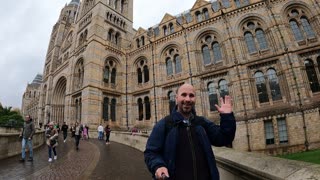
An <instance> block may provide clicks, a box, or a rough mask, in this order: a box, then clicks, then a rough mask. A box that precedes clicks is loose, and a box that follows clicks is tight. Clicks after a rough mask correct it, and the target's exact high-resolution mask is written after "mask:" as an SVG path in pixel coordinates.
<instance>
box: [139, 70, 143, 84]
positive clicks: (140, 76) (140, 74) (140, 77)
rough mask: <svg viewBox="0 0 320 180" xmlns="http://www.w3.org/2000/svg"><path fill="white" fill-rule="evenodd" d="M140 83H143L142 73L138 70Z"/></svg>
mask: <svg viewBox="0 0 320 180" xmlns="http://www.w3.org/2000/svg"><path fill="white" fill-rule="evenodd" d="M138 83H142V71H141V69H140V68H138Z"/></svg>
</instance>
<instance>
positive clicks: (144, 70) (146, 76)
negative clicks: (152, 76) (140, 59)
mask: <svg viewBox="0 0 320 180" xmlns="http://www.w3.org/2000/svg"><path fill="white" fill-rule="evenodd" d="M143 74H144V82H145V83H146V82H149V68H148V66H147V65H145V66H144V67H143Z"/></svg>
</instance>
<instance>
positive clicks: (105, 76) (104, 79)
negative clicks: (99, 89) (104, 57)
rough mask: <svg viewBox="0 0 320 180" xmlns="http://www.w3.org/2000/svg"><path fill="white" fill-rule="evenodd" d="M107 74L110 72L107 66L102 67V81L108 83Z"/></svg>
mask: <svg viewBox="0 0 320 180" xmlns="http://www.w3.org/2000/svg"><path fill="white" fill-rule="evenodd" d="M109 74H110V69H109V66H106V67H105V68H104V73H103V81H104V82H106V83H109Z"/></svg>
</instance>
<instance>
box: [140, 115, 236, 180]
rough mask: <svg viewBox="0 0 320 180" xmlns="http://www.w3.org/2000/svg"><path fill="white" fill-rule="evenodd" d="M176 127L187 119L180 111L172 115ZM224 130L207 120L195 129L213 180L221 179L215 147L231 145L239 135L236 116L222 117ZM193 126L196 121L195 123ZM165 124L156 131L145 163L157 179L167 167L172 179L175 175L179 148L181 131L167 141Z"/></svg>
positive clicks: (221, 125) (146, 153)
mask: <svg viewBox="0 0 320 180" xmlns="http://www.w3.org/2000/svg"><path fill="white" fill-rule="evenodd" d="M171 116H172V120H173V121H174V123H178V122H179V121H182V120H183V119H184V118H183V116H182V115H181V114H180V113H179V112H177V111H176V110H174V111H173V113H172V115H171ZM220 117H221V122H220V126H218V125H215V124H214V123H213V122H211V121H209V120H207V119H204V121H205V123H203V124H202V126H201V125H198V126H196V127H195V130H196V134H197V138H198V140H199V142H200V144H201V145H202V148H203V150H204V152H205V155H206V158H207V162H208V165H209V169H210V174H211V178H212V180H218V179H219V172H218V169H217V166H216V161H215V157H214V155H213V151H212V148H211V145H213V146H226V145H230V144H231V143H232V141H233V139H234V136H235V132H236V122H235V118H234V115H233V113H230V114H220ZM191 123H192V121H191ZM165 126H166V125H165V120H164V119H162V120H160V121H159V122H158V123H157V124H156V125H155V126H154V128H153V130H152V133H151V134H150V136H149V139H148V141H147V144H146V149H145V151H144V157H145V163H146V165H147V167H148V169H149V171H150V172H151V173H152V176H153V178H154V174H155V171H156V170H157V169H158V168H159V167H167V169H168V171H169V175H170V176H172V175H173V173H174V172H175V159H176V158H175V157H176V145H177V141H178V129H177V127H173V128H172V129H171V130H170V131H169V132H168V134H167V136H166V137H165V133H166V132H165Z"/></svg>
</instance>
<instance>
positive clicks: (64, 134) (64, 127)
mask: <svg viewBox="0 0 320 180" xmlns="http://www.w3.org/2000/svg"><path fill="white" fill-rule="evenodd" d="M68 129H69V127H68V125H67V124H66V122H63V125H62V127H61V131H62V133H63V142H64V143H65V142H66V140H67V136H68Z"/></svg>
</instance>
